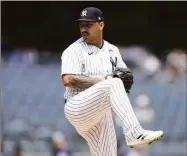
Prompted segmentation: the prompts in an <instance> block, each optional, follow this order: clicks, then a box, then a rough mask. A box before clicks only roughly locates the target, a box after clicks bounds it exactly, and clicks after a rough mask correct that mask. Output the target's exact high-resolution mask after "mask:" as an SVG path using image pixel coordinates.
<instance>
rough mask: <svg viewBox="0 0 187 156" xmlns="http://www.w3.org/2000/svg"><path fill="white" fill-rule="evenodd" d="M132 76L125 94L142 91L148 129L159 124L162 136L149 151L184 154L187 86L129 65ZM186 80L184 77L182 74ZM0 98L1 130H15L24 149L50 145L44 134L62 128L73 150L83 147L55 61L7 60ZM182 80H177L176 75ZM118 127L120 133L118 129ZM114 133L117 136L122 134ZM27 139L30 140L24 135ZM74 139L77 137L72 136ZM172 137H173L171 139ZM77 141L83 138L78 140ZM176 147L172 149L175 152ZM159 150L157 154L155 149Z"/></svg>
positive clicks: (13, 131) (10, 134) (46, 135)
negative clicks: (147, 103) (149, 113)
mask: <svg viewBox="0 0 187 156" xmlns="http://www.w3.org/2000/svg"><path fill="white" fill-rule="evenodd" d="M134 74H135V77H136V78H138V79H137V81H135V85H134V86H133V89H132V92H131V94H130V99H131V101H132V105H133V106H134V104H133V99H134V98H135V97H136V96H137V95H139V94H140V93H142V92H144V93H146V94H147V95H148V96H149V98H150V100H151V107H152V108H153V109H154V111H155V115H156V118H155V120H154V121H153V124H152V128H153V129H158V128H159V129H163V130H164V131H165V137H164V138H163V142H162V141H161V142H159V143H156V144H155V145H154V146H152V147H151V151H150V152H151V153H152V155H155V153H157V152H158V151H164V150H163V148H164V147H166V146H167V148H168V149H170V151H169V152H171V153H169V152H166V153H163V152H162V155H163V156H164V155H170V156H171V155H172V151H173V148H175V149H176V150H177V151H178V155H177V156H180V153H181V156H182V155H183V154H184V145H185V142H184V143H182V142H183V141H184V140H185V138H186V133H185V132H186V118H185V115H186V90H185V89H184V85H181V82H180V83H179V84H180V85H179V84H178V82H176V83H175V84H169V83H167V82H164V81H161V75H160V76H158V75H157V76H155V77H149V76H148V77H146V76H145V75H141V74H142V72H141V71H139V70H137V71H136V70H135V71H134ZM182 80H183V82H184V84H185V78H183V79H182ZM2 81H3V83H2V90H3V92H2V103H3V110H4V111H3V115H4V116H3V119H4V127H3V128H4V131H3V132H4V134H5V135H6V136H9V137H11V136H12V135H13V136H19V137H20V138H21V143H22V145H23V149H24V150H25V151H29V150H31V151H40V152H41V151H45V152H47V151H49V148H48V147H49V145H48V142H47V139H49V138H50V136H51V135H52V133H53V132H54V131H56V130H60V131H63V132H64V134H65V135H66V136H67V137H68V138H69V140H70V145H71V146H72V148H73V149H74V151H79V152H80V151H81V149H82V151H85V150H86V149H87V147H86V148H84V147H85V143H84V141H80V140H81V138H80V137H79V135H78V134H77V132H76V131H75V129H74V128H73V127H72V126H71V125H70V124H69V122H68V121H67V120H66V118H65V116H64V110H63V107H64V99H63V91H64V88H63V85H62V83H61V80H60V64H55V65H53V64H46V65H39V64H37V65H32V66H30V65H29V66H24V65H22V64H19V63H15V64H14V63H8V62H7V63H6V64H5V65H4V69H3V80H2ZM180 81H181V80H180ZM117 133H121V131H120V130H118V129H117ZM117 136H118V137H119V136H120V137H122V135H121V134H117ZM29 139H30V140H29ZM32 139H34V141H33V140H32ZM164 139H165V140H164ZM76 140H77V141H76ZM167 140H172V141H174V142H175V143H173V144H172V143H170V142H169V141H168V143H165V142H167ZM81 142H82V143H81ZM176 150H174V151H173V153H174V154H175V152H176ZM159 156H161V154H159Z"/></svg>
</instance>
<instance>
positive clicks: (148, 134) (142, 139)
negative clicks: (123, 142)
mask: <svg viewBox="0 0 187 156" xmlns="http://www.w3.org/2000/svg"><path fill="white" fill-rule="evenodd" d="M163 136H164V132H163V131H145V132H144V134H141V135H140V136H139V137H138V138H137V139H134V140H133V141H129V142H127V146H129V147H131V148H133V147H135V146H138V145H143V144H149V145H150V144H151V143H152V142H154V141H157V140H159V139H160V138H162V137H163Z"/></svg>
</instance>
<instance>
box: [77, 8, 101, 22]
mask: <svg viewBox="0 0 187 156" xmlns="http://www.w3.org/2000/svg"><path fill="white" fill-rule="evenodd" d="M76 21H77V22H79V21H90V22H97V21H104V17H103V12H102V11H101V10H100V9H98V8H95V7H87V8H84V9H83V10H82V11H81V13H80V17H79V19H77V20H76Z"/></svg>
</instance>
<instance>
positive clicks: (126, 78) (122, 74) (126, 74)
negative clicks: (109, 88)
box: [112, 68, 134, 93]
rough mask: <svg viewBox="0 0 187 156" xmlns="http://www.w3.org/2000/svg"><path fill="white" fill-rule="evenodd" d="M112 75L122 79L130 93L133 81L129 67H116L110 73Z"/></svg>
mask: <svg viewBox="0 0 187 156" xmlns="http://www.w3.org/2000/svg"><path fill="white" fill-rule="evenodd" d="M112 77H117V78H120V79H121V80H122V81H123V84H124V87H125V90H126V92H127V93H130V90H131V88H132V85H133V83H134V77H133V74H132V72H131V70H130V69H129V68H116V69H115V71H114V72H113V74H112Z"/></svg>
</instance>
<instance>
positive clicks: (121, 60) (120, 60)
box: [116, 48, 127, 68]
mask: <svg viewBox="0 0 187 156" xmlns="http://www.w3.org/2000/svg"><path fill="white" fill-rule="evenodd" d="M116 53H117V54H116V55H117V60H118V61H117V66H116V67H117V68H127V65H126V64H125V62H124V61H123V59H122V57H121V54H120V52H119V49H118V48H117V50H116Z"/></svg>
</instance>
